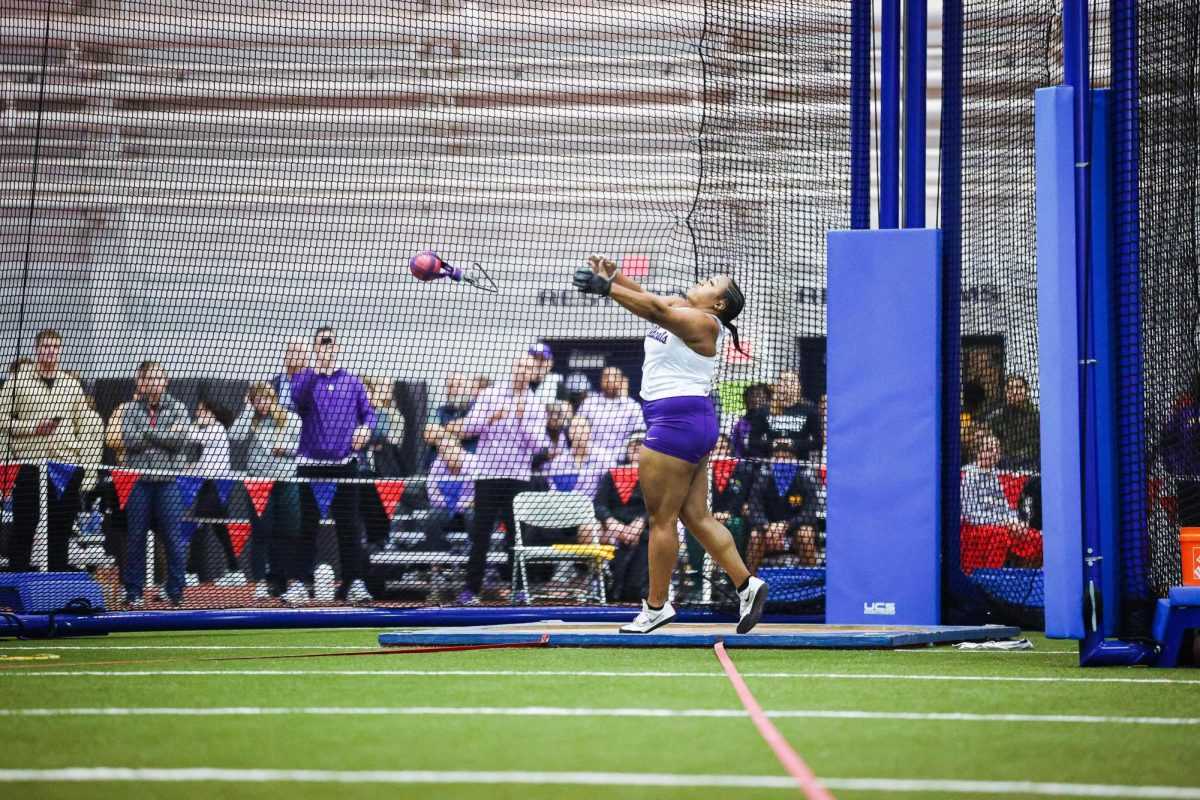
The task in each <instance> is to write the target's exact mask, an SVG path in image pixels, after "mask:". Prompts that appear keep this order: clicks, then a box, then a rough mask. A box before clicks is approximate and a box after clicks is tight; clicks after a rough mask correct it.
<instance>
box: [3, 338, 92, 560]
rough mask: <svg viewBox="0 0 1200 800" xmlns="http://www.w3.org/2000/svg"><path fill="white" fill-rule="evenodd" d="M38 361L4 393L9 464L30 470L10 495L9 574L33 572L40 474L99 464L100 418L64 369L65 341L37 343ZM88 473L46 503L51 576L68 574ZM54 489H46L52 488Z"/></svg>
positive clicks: (20, 370) (14, 375)
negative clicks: (58, 465)
mask: <svg viewBox="0 0 1200 800" xmlns="http://www.w3.org/2000/svg"><path fill="white" fill-rule="evenodd" d="M34 348H35V354H36V360H35V361H34V362H33V363H32V364H30V365H28V366H22V365H17V369H16V371H12V370H10V372H9V379H8V381H7V382H6V384H5V386H4V389H3V391H2V392H0V420H3V423H4V429H3V431H2V435H3V438H4V440H5V442H4V444H5V445H6V446H5V448H4V449H5V451H6V452H5V454H4V457H5V459H6V460H11V461H24V462H32V463H26V464H25V465H23V466H22V467H21V468H20V469H19V470H18V471H17V476H16V480H15V482H14V484H13V487H12V503H13V531H12V537H11V539H10V543H9V570H11V571H13V572H28V571H29V570H30V569H31V568H32V563H31V561H32V556H33V540H34V535H35V533H36V532H37V527H38V520H39V517H40V516H41V497H42V479H41V470H42V467H41V466H39V464H42V463H44V462H46V461H47V460H50V461H59V462H65V463H68V464H80V463H90V464H96V463H98V461H99V459H100V449H99V443H100V434H99V430H98V426H97V418H96V415H95V412H93V411H92V410H91V409H90V408H89V407H88V405H87V401H86V399H85V398H84V394H83V387H82V386H80V384H79V381H78V380H76V379H74V378H72V377H71V376H69V375H67V374H66V372H64V371H63V370H61V369H60V368H59V362H60V361H61V359H62V350H63V337H62V334H61V333H59V332H58V331H56V330H43V331H40V332H39V333H38V334H37V336H36V337H35V339H34ZM85 477H86V476H85V471H84V470H75V473H74V475H72V476H71V478H70V480H69V481H68V482H67V485H66V486H65V487H64V489H63V491H62V493H61V494H59V493H57V492H56V491H54V490H53V489H49V488H48V490H47V491H46V493H45V497H46V545H47V564H48V568H49V570H50V571H51V572H62V571H65V570H67V569H69V565H68V563H67V555H68V543H69V541H70V537H71V533H72V530H73V525H74V523H75V518H76V517H77V516H78V514H79V510H80V488H81V487H82V485H83V482H84V478H85ZM48 484H49V482H47V486H48Z"/></svg>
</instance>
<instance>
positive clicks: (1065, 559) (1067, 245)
mask: <svg viewBox="0 0 1200 800" xmlns="http://www.w3.org/2000/svg"><path fill="white" fill-rule="evenodd" d="M1035 106H1036V118H1035V133H1036V139H1037V269H1038V274H1037V286H1038V360H1039V364H1040V368H1039V370H1038V374H1039V400H1040V405H1041V419H1042V536H1043V537H1044V540H1045V544H1044V555H1043V561H1044V568H1045V587H1046V635H1047V636H1049V637H1051V638H1056V639H1082V638H1083V636H1084V629H1083V497H1082V491H1083V488H1082V480H1083V476H1082V473H1081V464H1080V459H1081V457H1082V456H1081V449H1080V448H1081V441H1080V427H1079V421H1080V419H1082V417H1081V416H1080V413H1081V411H1080V397H1079V390H1080V381H1079V312H1078V306H1077V300H1076V297H1077V291H1076V286H1075V277H1076V267H1075V264H1076V259H1075V238H1076V237H1075V178H1074V167H1075V148H1074V141H1073V139H1072V136H1073V129H1072V117H1073V114H1074V111H1073V109H1072V90H1071V89H1070V88H1069V87H1065V86H1056V87H1053V88H1049V89H1038V90H1037V92H1036V100H1035Z"/></svg>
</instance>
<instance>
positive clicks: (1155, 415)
mask: <svg viewBox="0 0 1200 800" xmlns="http://www.w3.org/2000/svg"><path fill="white" fill-rule="evenodd" d="M1118 6H1119V7H1120V13H1119V14H1118ZM1113 16H1114V27H1113V51H1114V52H1113V56H1114V65H1115V66H1117V67H1119V69H1114V76H1113V80H1114V90H1115V92H1116V96H1117V101H1118V103H1122V104H1121V105H1118V113H1119V112H1120V110H1124V112H1125V114H1126V115H1127V116H1126V120H1128V119H1129V115H1131V114H1133V113H1136V115H1137V116H1136V120H1137V124H1136V125H1130V126H1129V133H1128V134H1127V135H1126V136H1125V138H1124V139H1123V140H1122V141H1121V144H1123V147H1120V148H1119V149H1118V154H1117V158H1118V159H1119V160H1120V161H1121V167H1122V172H1123V173H1124V174H1125V175H1126V176H1127V177H1126V180H1125V183H1124V185H1118V187H1117V192H1118V201H1117V220H1118V226H1117V227H1118V231H1119V234H1118V236H1119V244H1118V256H1117V257H1118V262H1119V266H1120V268H1121V272H1120V283H1119V285H1118V293H1119V297H1120V299H1121V301H1122V302H1121V307H1122V309H1123V314H1122V316H1121V317H1120V318H1119V319H1118V324H1119V329H1118V332H1117V335H1118V337H1119V346H1120V348H1121V350H1122V351H1123V355H1124V358H1125V361H1126V364H1128V365H1129V366H1127V367H1126V368H1125V369H1123V370H1122V373H1121V375H1120V386H1119V392H1120V393H1121V401H1122V403H1121V406H1120V415H1121V420H1120V424H1121V429H1122V437H1121V440H1120V447H1121V468H1122V486H1121V488H1122V493H1121V509H1122V516H1121V551H1120V557H1121V573H1120V575H1121V599H1122V606H1121V611H1122V615H1121V617H1122V618H1121V633H1122V635H1125V636H1129V637H1146V636H1149V635H1150V629H1151V623H1152V618H1153V612H1154V602H1155V600H1156V599H1157V598H1159V597H1163V596H1165V595H1166V593H1167V590H1168V589H1169V588H1170V587H1171V586H1178V585H1180V583H1181V578H1182V576H1181V573H1180V546H1179V529H1180V527H1181V526H1183V527H1194V526H1196V525H1198V524H1200V491H1198V487H1200V483H1197V476H1200V463H1198V462H1197V453H1200V449H1198V444H1200V442H1198V441H1197V439H1196V419H1197V413H1198V411H1197V409H1198V408H1200V378H1198V377H1197V376H1198V375H1200V373H1198V372H1197V364H1198V363H1200V361H1198V357H1200V353H1198V351H1197V321H1198V319H1200V290H1198V288H1197V286H1198V284H1197V270H1198V268H1200V256H1198V252H1197V244H1196V231H1197V222H1198V219H1197V204H1196V166H1197V160H1198V157H1200V128H1198V117H1197V112H1198V109H1197V99H1196V93H1195V86H1196V77H1197V71H1198V69H1200V56H1198V54H1197V49H1196V41H1197V34H1198V32H1200V4H1198V3H1195V2H1173V3H1164V2H1140V3H1123V4H1114V13H1113ZM1197 566H1200V565H1193V564H1189V565H1187V567H1188V568H1190V569H1196V567H1197ZM1197 574H1198V575H1200V573H1197Z"/></svg>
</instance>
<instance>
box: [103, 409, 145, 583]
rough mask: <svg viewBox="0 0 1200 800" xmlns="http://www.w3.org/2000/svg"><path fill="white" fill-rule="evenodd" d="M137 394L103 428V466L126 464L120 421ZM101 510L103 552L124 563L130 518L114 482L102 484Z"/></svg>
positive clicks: (116, 410) (109, 418)
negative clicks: (102, 515)
mask: <svg viewBox="0 0 1200 800" xmlns="http://www.w3.org/2000/svg"><path fill="white" fill-rule="evenodd" d="M137 400H138V393H137V392H136V391H135V392H134V393H133V397H132V399H129V400H126V401H125V402H124V403H121V404H119V405H118V406H117V407H116V408H114V409H113V412H112V413H111V414H110V415H109V417H108V424H107V425H105V427H104V448H105V451H106V452H105V455H104V463H106V464H112V465H114V466H118V467H119V466H121V465H122V464H124V463H125V441H124V440H123V439H122V438H121V418H122V417H123V416H124V415H125V409H127V408H128V407H129V406H130V405H132V404H134V403H136V402H137ZM99 491H100V508H101V510H102V511H103V513H104V552H106V553H108V554H109V555H110V556H112V557H113V558H114V559H115V560H116V562H117V563H118V564H122V563H124V561H125V535H126V531H127V530H128V518H127V517H126V514H125V507H124V506H123V505H122V504H121V502H120V498H118V497H117V489H116V486H115V485H114V484H113V482H112V480H105V481H104V482H103V483H101V484H100V487H99Z"/></svg>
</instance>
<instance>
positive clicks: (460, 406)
mask: <svg viewBox="0 0 1200 800" xmlns="http://www.w3.org/2000/svg"><path fill="white" fill-rule="evenodd" d="M62 344H63V342H62V336H61V335H60V334H58V333H57V332H56V331H53V330H47V331H42V332H40V333H39V334H38V335H37V338H36V343H35V356H34V358H33V359H23V360H21V361H19V362H17V363H14V365H13V367H12V368H11V369H10V372H9V376H8V381H7V383H6V385H5V388H4V391H3V393H2V394H0V418H3V419H4V420H5V421H6V427H5V430H4V431H3V432H2V433H3V435H4V437H5V447H6V449H7V451H8V454H9V460H11V461H18V462H24V463H25V464H26V466H22V467H21V468H20V469H19V470H18V472H17V475H16V480H15V482H14V485H13V490H12V497H13V533H12V535H11V537H10V541H9V546H8V565H9V567H8V568H9V569H11V570H16V571H27V570H29V569H31V568H32V563H31V554H32V544H33V541H34V535H35V531H36V529H37V526H38V523H39V515H40V513H41V506H40V504H41V503H42V501H43V497H44V499H45V503H46V506H45V508H46V513H47V544H48V567H49V569H51V570H65V569H69V568H71V567H70V565H69V564H68V552H69V550H68V542H69V539H70V537H71V533H72V526H73V524H74V521H75V517H76V515H77V514H78V512H79V510H80V508H81V505H82V503H83V501H84V499H85V498H87V497H90V496H93V495H96V494H97V493H99V494H101V495H103V489H104V487H103V486H102V487H99V488H97V486H96V477H97V471H96V469H95V468H96V466H97V465H99V464H101V461H102V456H101V454H102V452H104V451H105V449H106V448H107V451H108V453H109V456H108V458H109V463H110V464H112V465H114V466H116V465H119V466H121V467H123V468H125V469H128V470H131V471H134V472H137V473H138V475H139V479H138V480H137V482H136V483H135V484H134V485H133V488H132V490H131V492H130V493H129V495H128V498H127V500H126V502H124V503H123V504H122V503H115V502H110V503H108V504H107V505H106V509H107V511H108V513H109V517H110V520H109V523H110V524H109V528H110V529H112V530H113V531H114V533H113V536H112V537H110V538H111V543H110V546H109V549H110V552H112V553H113V554H114V555H115V556H116V558H117V562H118V565H119V570H120V585H121V587H122V590H123V593H124V600H125V602H126V603H127V604H128V605H129V606H132V607H137V606H140V605H142V604H143V603H144V602H145V589H146V586H147V583H148V581H147V569H148V566H149V565H148V564H147V547H146V542H147V534H148V532H149V531H151V530H153V531H154V533H155V534H156V542H157V545H158V547H159V549H160V551H161V558H162V561H163V565H164V567H165V569H164V573H165V580H164V581H162V585H161V586H160V587H158V588H157V589H156V594H155V598H156V599H157V600H158V601H160V602H163V603H168V604H176V605H178V604H180V603H182V600H183V594H184V589H185V587H186V586H187V585H188V584H189V583H195V582H196V578H195V577H194V576H195V574H196V573H197V572H199V571H200V569H201V567H200V566H199V565H197V563H196V562H197V555H196V549H197V548H196V547H195V545H194V542H195V541H197V540H198V537H200V536H201V535H203V537H204V541H207V542H214V541H215V543H216V545H217V546H218V548H219V552H218V556H219V559H220V562H221V563H220V574H219V575H216V576H215V577H214V578H213V579H212V582H213V583H214V584H216V585H218V586H242V585H246V584H253V586H254V593H255V594H254V596H255V597H256V598H260V599H261V598H268V597H278V598H281V599H282V600H284V601H285V602H288V603H293V604H294V603H305V602H308V601H309V600H312V599H338V600H344V601H348V602H351V603H362V602H366V601H369V600H371V599H372V597H371V594H370V592H369V591H368V589H367V581H366V578H367V573H368V571H369V564H368V561H369V554H370V553H372V552H376V551H379V550H381V549H387V548H391V547H395V546H396V543H395V542H394V541H392V538H393V537H392V533H393V523H394V516H395V514H394V513H389V509H388V507H387V506H386V505H385V503H384V502H383V501H382V500H381V498H380V496H379V495H378V494H377V493H376V492H375V491H372V490H370V488H369V487H370V485H371V481H372V480H374V479H382V478H390V477H396V476H399V475H402V474H403V470H402V467H401V464H400V460H399V456H398V453H399V452H400V445H401V442H403V441H404V440H405V431H406V428H409V427H413V426H415V427H416V428H418V429H419V430H418V433H419V440H420V441H421V442H423V443H424V445H425V446H426V448H427V457H426V458H425V460H424V461H423V462H421V463H420V465H419V466H420V469H419V471H420V473H421V474H422V476H423V477H424V480H420V481H409V482H408V486H407V488H406V489H405V490H404V494H403V498H402V500H401V510H402V511H410V512H419V514H414V516H413V519H415V520H416V521H417V522H416V525H417V527H418V528H419V531H418V532H419V533H420V534H421V535H422V540H421V542H420V547H422V548H424V549H426V550H429V551H437V552H446V551H450V550H451V549H453V548H455V547H456V546H457V547H459V548H461V550H462V552H461V553H460V554H461V555H463V556H465V559H464V560H465V565H466V569H465V576H464V579H463V583H462V585H461V586H460V587H458V590H459V592H460V593H459V595H458V600H459V602H461V603H465V604H471V603H475V602H478V601H479V599H480V597H481V595H482V594H483V592H484V589H485V583H486V579H487V576H488V571H489V568H488V563H489V562H488V558H487V556H488V552H489V550H490V549H492V547H493V536H499V533H498V532H501V531H502V532H503V535H504V537H505V550H506V552H507V553H508V554H509V563H508V564H507V565H504V566H502V567H501V569H500V575H499V577H500V578H501V579H503V578H504V576H505V574H507V573H508V571H509V570H511V553H512V548H513V537H514V535H515V534H516V530H517V526H516V521H515V520H514V518H513V499H514V498H515V496H516V495H517V494H519V493H520V492H522V491H528V490H539V489H540V490H558V491H574V492H580V493H582V494H584V495H586V496H588V497H589V498H591V499H592V500H593V501H594V507H595V511H596V521H595V522H594V523H593V524H591V525H586V526H583V527H582V528H580V529H579V530H567V531H553V530H551V531H546V530H539V529H536V528H532V529H530V532H531V535H532V536H535V537H538V541H537V542H533V543H558V542H562V543H569V542H575V541H580V542H590V543H605V544H611V545H613V546H615V548H616V550H617V556H616V559H615V560H614V562H613V564H612V570H611V571H612V575H613V581H614V590H613V592H612V594H613V596H614V597H617V598H619V599H637V598H638V597H640V594H639V592H641V591H642V590H643V589H644V586H645V581H646V567H645V561H646V546H647V536H646V511H645V505H644V503H643V502H642V500H641V494H640V490H639V488H638V486H637V480H636V475H637V473H636V469H637V463H638V457H639V454H640V451H641V446H642V445H641V442H642V430H641V428H642V425H643V423H642V416H641V405H640V403H639V402H638V401H637V400H636V399H635V398H633V397H632V396H630V382H629V377H628V376H627V375H625V374H624V373H623V372H622V370H621V369H619V368H618V367H616V366H607V367H605V368H603V369H602V370H601V372H600V374H599V381H598V384H597V385H596V386H595V387H593V384H592V383H591V380H590V379H589V377H588V376H587V375H585V374H583V373H580V372H571V373H569V374H566V375H563V374H560V373H558V372H555V371H554V354H553V352H552V350H551V348H550V347H549V346H548V345H546V344H545V343H542V342H536V343H534V344H533V345H531V346H530V347H529V348H528V350H527V351H526V352H524V353H522V354H520V356H519V357H517V358H515V359H514V361H513V362H512V367H511V371H510V374H509V375H508V377H507V378H506V379H504V380H502V381H499V382H496V383H493V382H492V381H491V380H490V379H489V378H486V377H483V376H471V375H467V374H465V373H462V372H451V373H449V374H448V375H447V376H446V378H445V386H444V389H445V401H444V403H442V404H441V405H440V406H438V407H437V408H436V409H435V410H434V411H433V413H432V414H431V415H430V418H429V419H428V420H414V419H405V417H404V415H403V414H401V413H400V411H399V409H398V408H397V407H396V403H395V397H394V392H395V380H394V379H393V378H391V377H388V376H378V375H361V376H360V375H356V374H353V373H351V372H349V371H348V370H346V369H344V368H342V367H341V366H339V363H338V359H339V353H340V350H339V343H338V339H337V332H336V331H335V330H333V329H332V328H329V327H322V328H320V329H318V330H317V331H316V332H315V334H314V336H313V337H312V339H311V340H308V339H305V338H293V339H290V340H288V341H287V343H286V345H285V347H284V352H283V359H282V361H283V364H282V367H283V368H282V370H281V371H280V372H279V373H278V374H276V375H274V376H273V377H271V378H270V379H268V380H262V381H258V382H255V383H254V384H252V385H251V386H250V387H249V390H248V392H247V393H246V396H245V400H244V406H243V407H242V408H241V409H238V410H236V411H235V412H231V411H230V410H228V409H226V408H224V407H223V406H222V405H221V404H220V403H219V402H217V401H216V400H214V399H212V398H207V397H201V398H200V400H199V402H198V403H197V407H196V410H195V413H194V415H193V414H189V412H188V410H187V408H185V406H184V405H183V403H181V402H180V401H179V400H177V399H176V398H175V397H173V396H172V395H171V393H170V379H169V376H168V373H167V370H166V368H165V367H164V365H162V364H160V363H158V362H155V361H145V362H143V363H142V364H140V365H139V366H138V368H137V373H136V381H135V388H134V391H133V395H132V397H130V398H129V399H128V400H127V401H125V402H122V403H120V404H119V405H118V406H117V407H116V408H115V409H114V410H113V412H112V413H111V415H110V416H109V419H108V421H107V425H105V424H104V422H103V421H102V420H101V418H100V416H99V415H98V414H97V413H96V411H95V407H94V402H92V401H91V399H90V398H89V396H88V395H87V393H85V391H84V389H83V385H82V382H81V381H80V380H79V378H78V376H74V375H71V374H69V373H67V372H66V371H64V370H62V369H61V368H60V366H59V362H60V360H61V355H62ZM803 388H804V387H803V385H802V383H801V378H800V375H799V374H798V373H796V372H794V371H790V370H785V371H782V372H780V373H779V374H778V375H777V376H776V377H775V379H774V380H773V381H771V382H769V383H767V382H763V383H754V384H751V385H748V386H746V387H745V388H744V390H743V392H742V400H743V404H742V405H743V408H742V409H741V410H740V414H738V415H736V416H735V418H733V419H731V420H730V423H731V424H730V425H729V429H728V434H727V435H723V436H722V437H721V439H720V442H719V444H718V448H717V450H716V451H715V452H714V453H713V476H714V480H713V487H712V488H713V511H714V514H715V516H716V517H717V518H718V519H719V520H720V521H721V522H722V523H723V524H725V525H726V526H727V527H728V528H729V529H730V531H731V532H732V534H733V536H734V539H735V542H736V543H737V545H738V549H739V551H740V552H741V553H742V555H743V557H744V558H745V559H746V560H747V563H748V565H749V566H750V567H751V569H752V570H753V569H756V568H757V567H758V566H759V565H761V564H762V563H763V561H764V559H766V558H768V557H772V556H773V557H780V556H782V557H785V558H787V559H790V560H791V561H792V562H793V563H798V564H800V565H803V566H818V565H820V564H821V563H822V561H823V541H824V516H825V515H824V485H823V482H824V462H825V408H826V402H825V398H824V396H820V397H817V398H815V401H816V402H813V400H812V399H809V398H806V397H805V394H804V391H803ZM971 392H972V387H965V388H964V408H966V406H967V401H968V400H970V401H971V403H970V408H969V409H967V410H966V411H965V412H964V417H963V449H964V454H965V455H964V458H965V464H966V465H965V467H964V472H963V524H964V526H966V525H972V526H977V527H980V528H986V529H988V530H991V531H1000V530H1002V531H1003V532H1004V536H1005V537H1006V540H1005V541H1006V543H1007V544H1006V547H1007V548H1008V550H1009V551H1010V552H1011V553H1012V554H1013V556H1014V557H1015V558H1016V560H1017V561H1018V562H1020V563H1021V564H1033V563H1034V562H1035V561H1036V560H1037V558H1040V535H1038V534H1037V532H1036V531H1034V530H1033V529H1032V528H1030V526H1029V524H1028V523H1029V520H1028V519H1022V518H1020V517H1018V516H1017V514H1016V512H1014V511H1013V510H1012V509H1011V507H1010V506H1009V505H1008V504H1007V502H1006V501H1005V497H1006V496H1005V494H1004V492H1003V491H1002V490H1001V489H999V488H998V487H999V483H998V479H997V474H998V472H997V471H998V470H1027V471H1028V470H1035V469H1036V465H1037V458H1038V447H1039V443H1038V412H1037V409H1036V407H1035V406H1034V405H1033V403H1032V402H1031V400H1030V393H1029V386H1028V382H1027V381H1026V380H1025V379H1024V377H1022V376H1020V375H1012V376H1009V378H1008V380H1007V382H1006V383H1005V387H1004V397H1003V402H1001V403H998V404H997V405H996V406H995V407H993V408H987V407H985V406H984V404H981V403H979V402H977V401H976V399H975V398H973V397H972V396H969V395H971ZM231 444H236V445H238V446H240V447H241V448H242V449H243V450H244V453H245V466H244V474H245V475H247V476H249V477H253V478H259V479H264V480H270V481H273V485H272V486H271V489H270V492H269V495H268V496H267V498H266V501H265V504H264V505H263V506H262V507H261V510H260V511H259V513H255V514H251V515H249V526H250V534H249V540H248V548H249V554H248V557H247V558H240V554H239V552H238V549H237V548H235V546H234V541H233V537H232V536H231V534H230V530H229V527H228V526H227V525H226V524H225V522H226V518H227V509H228V502H227V500H228V498H227V497H224V496H222V495H221V493H220V492H219V491H218V485H219V483H220V481H219V480H218V479H219V478H220V477H222V476H228V475H229V474H230V473H231V472H232V470H233V464H232V460H231ZM47 460H50V461H60V462H64V463H68V464H81V465H86V466H87V467H88V468H86V469H79V470H77V471H76V472H75V473H74V475H73V476H72V478H71V480H70V482H69V483H68V484H67V485H66V487H65V488H64V489H63V490H62V491H61V492H56V491H46V492H45V493H44V494H43V489H42V481H41V478H40V475H39V469H38V467H37V466H35V464H36V463H37V462H44V461H47ZM180 474H190V475H195V476H198V477H199V478H203V479H205V480H204V482H203V484H202V486H201V488H200V490H199V492H198V494H196V495H193V496H190V497H189V496H185V494H184V492H183V490H182V489H181V486H180V484H179V482H178V481H177V480H176V479H175V476H178V475H180ZM109 491H110V493H111V489H110V490H109ZM1001 501H1005V503H1004V504H1002V502H1001ZM325 518H329V519H331V520H332V522H333V528H334V531H335V540H336V545H337V564H338V576H337V577H338V578H340V580H338V581H336V583H330V585H329V586H327V587H325V588H326V589H327V590H328V594H327V595H323V594H322V586H321V585H320V584H321V583H322V580H321V579H320V576H319V575H318V572H319V570H318V569H317V567H318V564H317V562H318V552H317V541H318V532H319V528H320V524H321V521H322V520H323V519H325ZM456 530H457V531H460V532H462V533H465V534H466V536H465V537H464V538H465V540H466V541H465V543H463V544H459V545H455V544H454V543H453V542H452V541H451V537H450V536H449V534H450V533H452V532H454V531H456ZM460 535H461V534H460ZM685 539H686V541H687V545H688V547H687V554H688V556H687V557H688V560H689V563H690V566H691V572H690V574H691V575H693V576H695V575H697V573H698V569H699V566H700V562H701V561H702V557H703V553H702V550H701V548H699V546H698V544H697V543H696V542H695V541H694V540H692V539H691V537H690V536H688V537H685ZM1034 542H1036V543H1037V545H1038V546H1037V547H1036V548H1035V547H1034V544H1033V543H1034ZM1035 550H1036V553H1035ZM243 564H244V565H245V566H242V565H243ZM247 572H248V575H247ZM497 583H498V584H502V583H503V580H501V581H499V582H497Z"/></svg>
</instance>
